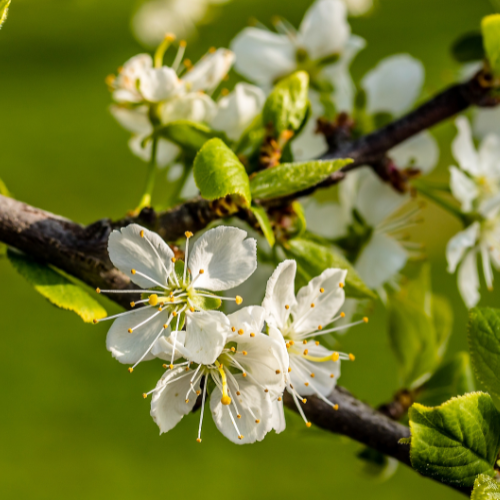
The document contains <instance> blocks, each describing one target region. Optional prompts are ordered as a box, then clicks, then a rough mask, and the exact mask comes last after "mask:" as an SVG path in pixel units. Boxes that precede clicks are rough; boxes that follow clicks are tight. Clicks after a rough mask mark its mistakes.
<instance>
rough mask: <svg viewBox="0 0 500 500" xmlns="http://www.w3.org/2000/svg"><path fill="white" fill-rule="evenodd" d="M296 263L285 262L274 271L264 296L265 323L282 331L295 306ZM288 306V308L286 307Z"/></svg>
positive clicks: (292, 261) (291, 261)
mask: <svg viewBox="0 0 500 500" xmlns="http://www.w3.org/2000/svg"><path fill="white" fill-rule="evenodd" d="M296 272H297V263H296V262H295V261H294V260H285V261H284V262H282V263H281V264H279V265H278V267H277V268H276V269H275V271H274V272H273V274H272V275H271V277H270V278H269V281H268V282H267V286H266V295H265V297H264V300H263V302H262V307H263V308H264V309H265V310H266V313H267V319H266V321H267V322H268V323H269V324H270V325H271V326H274V327H276V328H279V329H283V328H284V327H285V325H286V322H287V320H288V317H289V316H290V312H291V308H292V307H294V306H295V304H296V302H297V301H296V299H295V289H294V287H295V273H296ZM286 306H288V308H287V307H286Z"/></svg>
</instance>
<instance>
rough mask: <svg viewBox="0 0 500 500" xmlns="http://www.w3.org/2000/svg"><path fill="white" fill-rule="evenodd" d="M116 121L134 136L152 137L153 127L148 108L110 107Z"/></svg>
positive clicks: (114, 105)
mask: <svg viewBox="0 0 500 500" xmlns="http://www.w3.org/2000/svg"><path fill="white" fill-rule="evenodd" d="M109 110H110V112H111V114H112V115H113V117H114V119H115V120H116V121H117V122H118V123H119V124H120V125H121V126H122V127H123V128H124V129H125V130H128V131H129V132H132V133H133V134H145V135H150V134H151V133H152V132H153V126H152V125H151V123H150V121H149V118H148V108H147V106H138V107H137V108H126V107H124V106H119V105H116V104H113V105H112V106H110V107H109Z"/></svg>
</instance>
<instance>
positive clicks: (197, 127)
mask: <svg viewBox="0 0 500 500" xmlns="http://www.w3.org/2000/svg"><path fill="white" fill-rule="evenodd" d="M155 134H157V135H159V136H160V137H163V138H165V139H168V140H169V141H171V142H173V143H175V144H177V145H178V146H180V147H181V148H183V149H185V150H188V151H191V152H194V153H196V152H198V151H199V150H200V149H201V148H202V147H203V145H204V144H205V143H206V142H207V141H209V140H210V139H213V138H214V137H217V138H219V139H222V140H224V139H225V140H226V141H227V138H226V137H225V135H224V134H223V133H221V132H216V131H215V130H212V129H211V128H210V127H208V126H207V125H204V124H203V123H196V122H191V121H189V120H178V121H174V122H171V123H168V124H167V125H163V126H162V127H160V128H159V129H157V130H156V132H155Z"/></svg>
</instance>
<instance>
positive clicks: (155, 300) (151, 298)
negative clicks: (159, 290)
mask: <svg viewBox="0 0 500 500" xmlns="http://www.w3.org/2000/svg"><path fill="white" fill-rule="evenodd" d="M156 304H158V295H156V293H153V295H150V296H149V305H150V306H156Z"/></svg>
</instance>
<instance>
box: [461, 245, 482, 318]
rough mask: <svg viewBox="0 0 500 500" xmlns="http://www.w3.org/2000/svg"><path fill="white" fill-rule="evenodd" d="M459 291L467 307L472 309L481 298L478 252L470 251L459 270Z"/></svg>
mask: <svg viewBox="0 0 500 500" xmlns="http://www.w3.org/2000/svg"><path fill="white" fill-rule="evenodd" d="M457 281H458V289H459V290H460V295H461V296H462V299H463V300H464V302H465V305H466V306H467V307H468V308H469V309H470V308H471V307H474V306H475V305H476V304H477V303H478V302H479V299H480V298H481V295H480V294H479V274H478V271H477V262H476V252H475V251H474V250H472V251H470V252H469V253H468V254H467V255H466V256H465V258H464V260H463V262H462V264H461V265H460V267H459V269H458V275H457Z"/></svg>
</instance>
